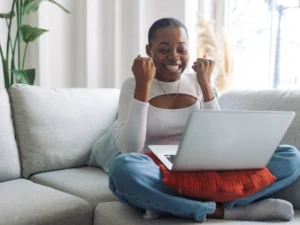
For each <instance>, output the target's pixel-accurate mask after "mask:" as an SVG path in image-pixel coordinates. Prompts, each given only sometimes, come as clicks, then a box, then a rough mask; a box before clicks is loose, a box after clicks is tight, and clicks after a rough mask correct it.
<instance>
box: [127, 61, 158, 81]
mask: <svg viewBox="0 0 300 225" xmlns="http://www.w3.org/2000/svg"><path fill="white" fill-rule="evenodd" d="M132 72H133V75H134V77H135V80H136V84H137V85H139V86H140V85H141V86H148V87H149V86H151V84H152V82H153V79H154V77H155V72H156V69H155V66H154V63H153V62H152V61H150V60H149V59H148V58H143V57H141V56H140V55H139V56H138V57H137V58H136V59H135V60H134V62H133V65H132Z"/></svg>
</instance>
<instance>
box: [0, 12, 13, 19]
mask: <svg viewBox="0 0 300 225" xmlns="http://www.w3.org/2000/svg"><path fill="white" fill-rule="evenodd" d="M11 14H12V17H14V16H15V12H12V13H11V12H9V13H0V18H2V19H10V16H11Z"/></svg>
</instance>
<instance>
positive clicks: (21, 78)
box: [12, 69, 35, 85]
mask: <svg viewBox="0 0 300 225" xmlns="http://www.w3.org/2000/svg"><path fill="white" fill-rule="evenodd" d="M12 72H13V73H14V74H15V75H16V78H17V81H18V83H21V84H30V85H33V84H34V80H35V69H28V70H13V71H12Z"/></svg>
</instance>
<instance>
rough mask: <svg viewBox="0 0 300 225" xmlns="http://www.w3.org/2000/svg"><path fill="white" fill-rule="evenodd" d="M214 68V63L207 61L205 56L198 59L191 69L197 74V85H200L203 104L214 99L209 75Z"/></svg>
mask: <svg viewBox="0 0 300 225" xmlns="http://www.w3.org/2000/svg"><path fill="white" fill-rule="evenodd" d="M214 66H215V61H213V60H211V59H207V58H206V55H204V57H203V58H198V59H197V61H196V62H194V65H193V66H192V68H193V69H194V71H195V72H196V73H197V80H198V84H199V85H200V87H201V89H202V92H203V98H204V101H205V102H209V101H211V100H212V99H214V97H215V96H214V93H213V91H212V87H211V75H212V72H213V69H214Z"/></svg>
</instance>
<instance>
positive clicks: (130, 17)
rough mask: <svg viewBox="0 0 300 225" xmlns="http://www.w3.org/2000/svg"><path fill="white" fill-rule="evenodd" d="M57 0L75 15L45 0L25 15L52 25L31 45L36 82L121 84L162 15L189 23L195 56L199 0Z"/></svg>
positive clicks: (93, 85) (5, 0) (32, 21)
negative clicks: (35, 9) (33, 10)
mask: <svg viewBox="0 0 300 225" xmlns="http://www.w3.org/2000/svg"><path fill="white" fill-rule="evenodd" d="M0 2H1V4H0V12H1V11H8V9H9V7H10V5H11V0H0ZM57 2H58V3H60V4H62V5H63V6H65V7H66V8H67V9H68V10H69V11H71V14H66V13H64V12H63V11H62V10H61V9H60V8H58V7H56V6H55V5H53V4H51V3H49V2H47V1H45V2H43V3H42V4H41V5H40V9H39V11H38V12H37V13H34V14H31V15H30V16H29V17H28V18H26V19H25V22H28V23H29V24H30V25H32V26H38V27H40V28H44V29H49V32H47V33H45V34H43V36H42V37H41V38H40V39H39V40H38V41H37V42H35V43H33V44H30V46H29V52H28V58H27V62H26V68H31V67H34V68H36V69H37V78H36V84H37V85H40V86H48V87H90V88H97V87H108V88H109V87H118V88H119V87H120V86H121V84H122V82H123V81H124V79H126V78H127V77H129V76H132V75H131V66H132V62H133V59H134V58H135V57H136V56H137V55H138V54H142V55H145V45H146V44H147V32H148V29H149V27H150V25H151V24H152V23H153V22H154V21H155V20H157V19H159V18H162V17H175V18H178V19H180V20H181V21H183V22H184V23H186V24H187V27H188V29H189V31H190V36H191V39H192V42H191V48H192V52H191V53H192V56H194V55H195V53H194V52H195V51H194V50H195V44H193V43H194V41H193V39H194V37H195V35H193V34H194V33H195V31H194V30H195V23H196V12H197V8H198V0H151V1H148V0H57ZM4 3H5V4H4ZM4 25H5V24H1V25H0V29H1V31H2V30H3V29H4V30H5V27H4ZM1 33H3V32H0V38H1V39H0V40H1V41H2V40H3V36H4V35H3V34H1ZM1 43H3V42H1ZM0 75H1V77H2V72H0ZM2 83H3V82H1V85H2Z"/></svg>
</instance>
